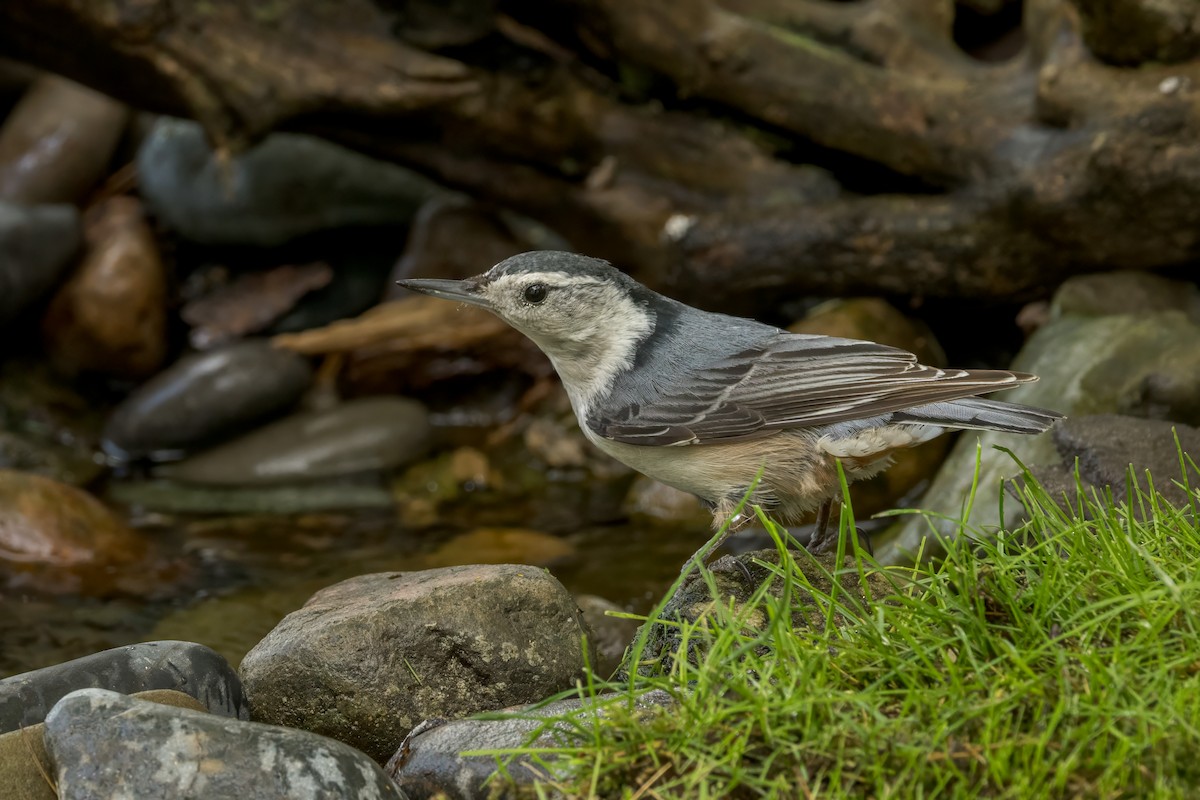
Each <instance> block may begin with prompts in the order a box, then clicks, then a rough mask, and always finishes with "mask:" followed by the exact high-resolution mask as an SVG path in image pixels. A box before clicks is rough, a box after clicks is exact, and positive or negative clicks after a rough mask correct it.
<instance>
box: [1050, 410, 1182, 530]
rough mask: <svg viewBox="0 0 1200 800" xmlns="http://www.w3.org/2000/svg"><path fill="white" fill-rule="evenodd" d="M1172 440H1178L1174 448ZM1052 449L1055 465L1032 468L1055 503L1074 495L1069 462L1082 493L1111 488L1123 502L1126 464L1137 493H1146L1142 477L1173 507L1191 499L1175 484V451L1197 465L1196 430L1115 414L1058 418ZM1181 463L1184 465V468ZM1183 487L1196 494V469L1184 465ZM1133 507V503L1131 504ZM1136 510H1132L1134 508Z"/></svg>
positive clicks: (1075, 487)
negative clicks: (1056, 455) (1055, 453)
mask: <svg viewBox="0 0 1200 800" xmlns="http://www.w3.org/2000/svg"><path fill="white" fill-rule="evenodd" d="M1176 436H1178V439H1179V445H1178V448H1177V447H1176V443H1175V441H1176ZM1053 439H1054V446H1055V448H1056V449H1057V450H1058V453H1059V455H1060V456H1061V458H1062V463H1061V464H1060V465H1050V466H1047V467H1040V466H1039V467H1036V468H1034V469H1033V470H1032V472H1033V474H1034V475H1035V476H1036V477H1037V479H1038V481H1039V482H1040V483H1041V484H1042V487H1043V488H1044V489H1046V490H1047V491H1048V492H1049V493H1050V496H1051V497H1053V498H1054V499H1056V500H1058V499H1059V498H1060V497H1061V496H1063V495H1065V496H1066V498H1067V502H1071V501H1072V500H1073V499H1074V498H1075V497H1076V495H1077V493H1078V488H1079V487H1078V485H1077V483H1076V480H1075V464H1076V460H1077V459H1078V464H1079V479H1080V481H1081V482H1082V484H1083V489H1084V492H1085V493H1086V494H1087V496H1088V497H1091V494H1092V492H1091V489H1092V488H1096V489H1100V490H1102V492H1101V493H1102V494H1103V490H1104V489H1111V490H1112V495H1113V499H1114V500H1115V501H1116V502H1118V503H1122V502H1124V501H1125V500H1127V499H1128V497H1127V485H1126V475H1127V473H1128V470H1129V468H1130V466H1132V467H1133V475H1134V478H1135V480H1136V481H1137V482H1138V485H1139V487H1140V488H1141V490H1142V491H1143V492H1146V491H1149V488H1150V486H1149V483H1148V482H1147V480H1146V473H1147V472H1149V473H1150V475H1151V477H1152V478H1153V480H1154V489H1155V491H1157V492H1158V493H1159V494H1160V495H1162V496H1163V498H1164V499H1165V500H1166V501H1167V502H1169V503H1171V504H1172V505H1174V506H1176V507H1181V506H1183V505H1185V504H1187V503H1188V502H1190V500H1191V498H1190V497H1189V496H1188V494H1187V492H1186V491H1184V490H1183V488H1182V487H1180V486H1179V485H1178V482H1179V481H1181V480H1182V478H1183V470H1182V469H1181V467H1180V463H1179V449H1182V450H1183V452H1184V454H1185V455H1188V456H1191V458H1192V461H1193V462H1195V463H1200V429H1197V428H1193V427H1191V426H1190V425H1183V424H1181V423H1174V422H1165V421H1163V420H1152V419H1139V418H1137V417H1129V416H1123V415H1120V414H1095V415H1091V416H1084V417H1075V418H1073V419H1067V420H1063V422H1062V423H1060V424H1059V425H1058V427H1057V428H1055V430H1054V432H1053ZM1186 463H1187V462H1186V460H1185V464H1186ZM1186 469H1187V480H1188V483H1189V485H1191V486H1192V487H1194V488H1195V489H1197V490H1200V471H1197V470H1196V469H1194V468H1193V467H1192V466H1191V465H1190V464H1187V467H1186ZM1135 505H1136V504H1135ZM1135 510H1136V509H1135Z"/></svg>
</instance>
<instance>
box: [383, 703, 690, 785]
mask: <svg viewBox="0 0 1200 800" xmlns="http://www.w3.org/2000/svg"><path fill="white" fill-rule="evenodd" d="M624 697H625V695H600V696H599V697H597V698H596V699H595V700H588V701H584V700H578V699H568V700H558V701H555V702H553V703H547V704H546V705H544V706H538V707H534V708H507V709H504V711H507V712H511V713H513V714H514V716H513V717H512V718H508V719H488V720H480V719H460V720H454V721H451V722H443V723H442V724H437V723H432V722H431V723H429V724H426V725H423V726H421V728H420V729H418V730H415V731H413V733H412V734H411V735H410V736H409V737H408V738H407V739H405V741H404V743H403V745H401V747H400V749H399V750H397V751H396V753H395V755H393V756H392V758H391V760H390V761H388V763H387V767H386V768H385V769H386V770H387V773H388V774H389V775H391V776H392V779H393V780H395V781H396V783H397V785H399V786H400V788H401V789H402V790H403V791H404V792H405V793H407V794H408V796H409V797H411V798H413V800H418V799H419V798H445V800H491V798H492V797H493V796H494V795H493V792H494V791H495V790H496V788H497V787H496V785H495V784H493V783H489V782H488V781H489V779H490V778H491V777H492V776H493V775H494V774H495V772H496V759H495V757H493V756H471V755H462V753H463V752H464V751H467V750H512V749H516V748H522V747H526V746H527V745H528V744H529V737H530V736H531V735H532V734H533V733H534V732H535V731H536V730H537V729H538V728H540V727H541V726H542V725H543V724H544V723H543V719H545V718H547V717H557V716H563V715H566V714H570V713H576V714H577V715H579V716H581V717H584V716H586V715H588V714H599V715H603V714H604V713H605V712H604V704H605V702H606V701H609V700H615V701H617V702H620V701H622V700H623V698H624ZM636 703H637V707H638V708H639V709H641V710H643V711H650V710H652V709H659V710H662V709H670V707H671V706H673V705H674V700H673V699H672V698H671V696H670V695H669V694H667V693H666V692H663V691H660V690H655V691H652V692H647V693H645V694H643V695H641V696H640V697H638V698H637V701H636ZM587 724H588V723H587V722H586V721H585V722H584V723H583V725H584V727H585V729H586V726H587ZM564 733H569V730H560V729H558V728H552V729H550V730H548V731H546V732H545V733H543V734H542V735H541V736H539V737H538V738H537V739H536V741H535V742H534V744H533V746H534V747H554V746H555V745H556V742H555V737H556V736H561V735H562V734H564ZM550 758H553V756H550ZM507 770H508V774H509V776H510V777H511V778H512V779H513V783H515V784H516V785H518V786H531V785H532V784H533V783H534V782H535V781H536V780H537V779H538V777H539V776H542V775H544V774H545V771H544V769H543V768H541V767H540V766H535V765H534V764H533V761H532V759H531V758H529V757H517V758H516V759H514V760H513V762H512V763H510V764H509V765H508V767H507ZM502 796H506V795H503V794H502Z"/></svg>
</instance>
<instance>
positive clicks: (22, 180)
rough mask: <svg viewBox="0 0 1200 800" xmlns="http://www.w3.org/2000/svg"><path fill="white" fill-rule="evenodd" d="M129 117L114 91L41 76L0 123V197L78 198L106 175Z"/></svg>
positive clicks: (43, 200)
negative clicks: (0, 124) (108, 93)
mask: <svg viewBox="0 0 1200 800" xmlns="http://www.w3.org/2000/svg"><path fill="white" fill-rule="evenodd" d="M128 121H129V109H128V108H126V107H125V106H124V105H122V104H121V103H118V102H117V101H116V100H113V99H112V98H111V97H107V96H105V95H102V94H100V93H99V92H94V91H92V90H91V89H88V88H85V87H83V86H80V85H79V84H77V83H73V82H71V81H68V80H66V79H64V78H60V77H58V76H56V75H43V76H41V77H39V78H38V79H37V80H36V81H35V82H34V84H33V86H31V87H30V89H29V90H28V91H27V92H26V93H25V95H24V96H23V97H22V98H21V100H20V102H18V103H17V105H16V107H15V108H13V110H12V112H11V113H10V114H9V115H8V118H7V119H5V120H4V126H3V127H2V128H0V200H8V201H11V202H14V203H24V204H27V205H35V204H38V203H74V202H76V201H77V200H80V199H82V198H83V196H84V194H85V193H86V192H87V191H88V190H90V189H91V188H92V187H94V186H95V185H96V183H97V182H98V181H99V180H100V178H101V177H103V175H104V172H105V170H106V169H107V168H108V165H109V161H110V160H111V159H112V155H113V151H114V150H115V149H116V146H117V142H118V141H119V140H120V138H121V134H122V132H123V131H124V130H125V125H126V123H127V122H128Z"/></svg>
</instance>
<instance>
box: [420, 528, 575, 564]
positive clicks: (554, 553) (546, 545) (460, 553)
mask: <svg viewBox="0 0 1200 800" xmlns="http://www.w3.org/2000/svg"><path fill="white" fill-rule="evenodd" d="M573 552H575V548H573V547H572V546H571V545H570V543H569V542H567V541H565V540H564V539H562V537H559V536H551V535H550V534H548V533H542V532H540V531H530V530H523V529H521V528H478V529H476V530H473V531H467V532H466V533H461V534H459V535H458V536H455V537H454V538H453V539H451V540H450V541H448V542H446V543H445V544H443V545H441V546H440V547H438V549H437V550H435V551H433V552H432V553H430V554H429V555H428V556H426V557H425V558H423V559H421V566H422V567H450V566H457V565H460V564H535V565H538V566H545V565H547V564H552V563H554V562H555V561H558V560H559V559H562V558H565V557H567V556H569V555H571V554H572V553H573Z"/></svg>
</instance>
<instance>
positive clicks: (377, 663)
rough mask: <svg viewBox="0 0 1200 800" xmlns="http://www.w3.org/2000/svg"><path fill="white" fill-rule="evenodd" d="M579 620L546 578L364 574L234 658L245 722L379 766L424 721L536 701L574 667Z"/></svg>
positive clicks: (567, 598) (472, 569)
mask: <svg viewBox="0 0 1200 800" xmlns="http://www.w3.org/2000/svg"><path fill="white" fill-rule="evenodd" d="M583 632H584V623H583V618H582V614H581V613H580V611H579V609H578V608H576V606H575V601H574V599H573V598H572V597H571V595H570V594H569V593H567V590H566V589H564V588H563V587H562V585H561V584H559V582H558V581H556V580H555V579H554V578H553V577H551V576H550V575H549V574H547V573H546V572H545V571H544V570H541V569H536V568H532V567H520V566H513V565H500V566H466V567H448V568H445V569H436V570H427V571H424V572H393V573H381V574H375V575H363V576H361V577H358V578H353V579H351V580H348V581H343V582H341V583H338V584H335V585H333V586H331V587H329V588H327V589H325V590H323V591H321V592H318V593H317V594H316V595H314V596H313V597H312V599H310V600H309V601H308V603H307V604H305V606H304V607H303V608H301V609H300V610H298V611H295V612H293V613H291V614H289V615H288V616H287V617H286V618H285V619H284V620H283V621H282V622H281V623H280V624H279V625H278V626H277V627H276V628H275V630H273V631H272V632H271V633H270V634H269V635H268V636H267V637H266V638H265V639H263V640H262V641H261V642H259V643H258V645H257V646H255V648H254V649H253V650H251V651H250V652H249V653H248V654H247V655H246V658H245V659H244V660H243V661H242V665H241V674H242V680H243V682H244V684H245V686H246V691H247V693H248V695H249V696H250V697H251V699H252V714H253V717H254V719H256V720H259V721H262V722H269V723H274V724H281V725H290V726H294V727H299V728H304V729H306V730H311V731H314V732H317V733H321V734H323V735H326V736H331V737H333V738H335V739H338V740H339V741H343V742H347V743H348V744H351V745H353V746H355V747H358V748H360V749H361V750H363V752H365V753H367V754H368V755H370V756H371V757H372V758H374V759H376V760H377V761H379V762H381V763H382V762H383V761H385V760H386V759H387V758H388V757H389V756H391V755H392V753H394V752H395V750H396V748H397V746H398V745H399V743H400V742H401V741H402V740H403V739H404V737H405V735H407V734H408V732H409V731H410V730H412V728H413V727H414V726H415V725H416V724H417V723H418V722H420V721H421V720H424V719H428V718H431V717H447V718H455V717H462V716H465V715H467V714H472V713H475V712H478V711H484V710H489V709H495V708H503V707H505V706H509V705H513V704H517V703H531V702H536V701H537V700H540V699H542V698H544V697H547V696H548V695H551V694H553V693H554V692H556V691H560V690H562V689H565V688H568V687H570V686H572V685H574V683H575V681H576V679H578V678H579V677H580V675H581V674H582V671H583V664H584V662H583V656H582V653H581V652H580V637H581V636H582V635H583Z"/></svg>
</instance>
